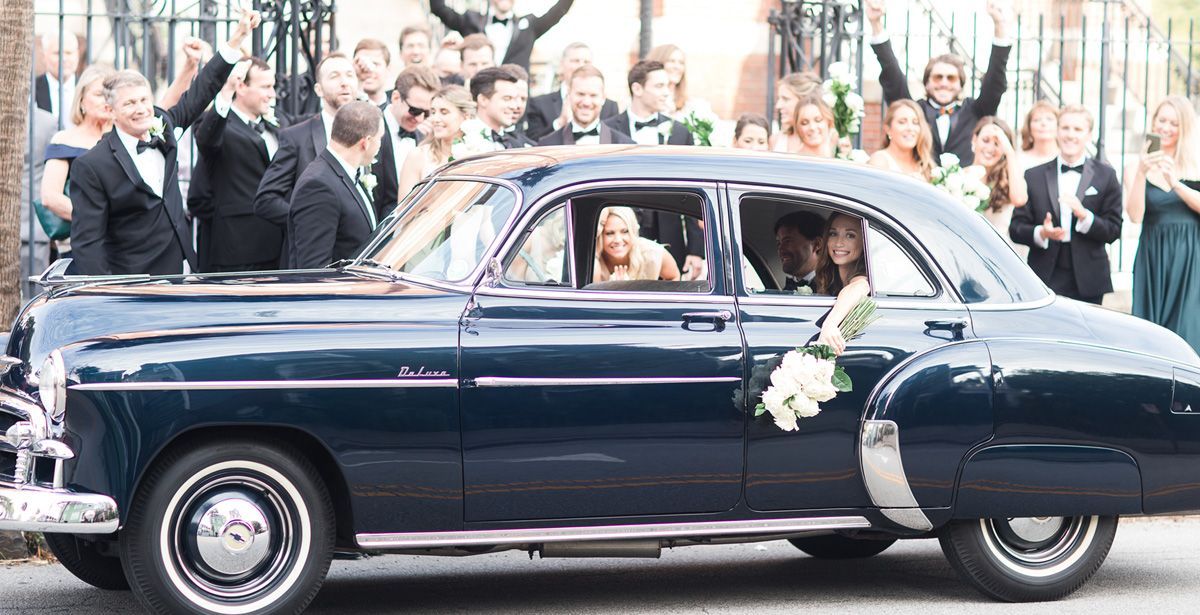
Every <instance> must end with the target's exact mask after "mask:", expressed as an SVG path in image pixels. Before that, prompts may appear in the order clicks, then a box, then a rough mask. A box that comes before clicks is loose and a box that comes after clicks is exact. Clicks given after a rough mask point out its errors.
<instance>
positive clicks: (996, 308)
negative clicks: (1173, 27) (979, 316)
mask: <svg viewBox="0 0 1200 615" xmlns="http://www.w3.org/2000/svg"><path fill="white" fill-rule="evenodd" d="M1057 300H1058V295H1056V294H1054V291H1052V290H1050V289H1046V296H1045V297H1042V298H1041V299H1034V300H1032V301H1020V302H1017V303H968V304H967V309H968V310H970V311H972V312H1015V311H1019V310H1033V309H1037V308H1042V307H1046V306H1047V305H1050V304H1051V303H1054V302H1055V301H1057Z"/></svg>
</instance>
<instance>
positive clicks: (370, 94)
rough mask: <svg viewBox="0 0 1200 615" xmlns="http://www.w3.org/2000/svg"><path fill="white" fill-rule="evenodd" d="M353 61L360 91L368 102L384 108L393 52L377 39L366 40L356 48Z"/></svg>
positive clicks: (386, 100)
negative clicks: (389, 66)
mask: <svg viewBox="0 0 1200 615" xmlns="http://www.w3.org/2000/svg"><path fill="white" fill-rule="evenodd" d="M351 59H352V60H354V70H355V75H356V76H357V77H358V89H360V90H362V93H363V94H366V95H367V100H369V101H371V102H373V103H375V106H377V107H380V108H383V106H384V105H386V104H387V103H388V93H387V91H386V90H384V88H385V87H387V85H388V81H389V79H388V75H387V73H388V65H389V64H391V63H392V52H391V51H388V47H387V43H384V42H383V41H381V40H379V39H377V38H364V39H362V40H361V41H358V44H357V45H355V46H354V54H353V55H352V56H351Z"/></svg>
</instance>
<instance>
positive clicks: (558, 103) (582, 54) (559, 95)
mask: <svg viewBox="0 0 1200 615" xmlns="http://www.w3.org/2000/svg"><path fill="white" fill-rule="evenodd" d="M591 63H592V49H591V48H590V47H588V46H587V44H586V43H571V44H570V45H567V46H566V47H565V48H564V49H563V52H562V57H561V58H560V59H559V61H558V75H557V79H558V84H559V87H558V90H557V91H554V92H550V93H549V94H542V95H541V96H534V97H533V98H531V99H529V106H528V109H527V110H526V112H525V119H526V122H527V126H526V127H525V135H526V136H527V137H529V138H530V139H533V140H534V141H537V140H540V139H541V138H542V137H545V136H546V135H548V134H550V133H552V132H554V131H556V130H559V129H561V128H562V127H563V126H566V125H567V124H569V123H570V122H571V105H570V104H566V103H567V100H568V96H569V95H570V93H569V91H568V90H569V85H570V81H571V75H573V74H575V71H576V70H578V69H579V68H580V67H581V66H586V65H589V64H591ZM620 112H621V110H620V109H619V108H617V103H616V101H614V100H609V99H607V98H606V99H604V106H603V107H601V108H600V119H601V120H606V119H608V118H610V117H613V116H614V115H616V114H618V113H620Z"/></svg>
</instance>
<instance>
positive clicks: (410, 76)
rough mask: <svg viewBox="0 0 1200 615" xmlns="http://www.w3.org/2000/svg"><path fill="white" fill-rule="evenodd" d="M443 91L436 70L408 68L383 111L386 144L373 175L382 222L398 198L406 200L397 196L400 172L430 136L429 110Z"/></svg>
mask: <svg viewBox="0 0 1200 615" xmlns="http://www.w3.org/2000/svg"><path fill="white" fill-rule="evenodd" d="M440 88H441V83H440V81H439V80H438V77H437V75H436V74H434V72H433V70H432V69H430V68H428V67H426V66H422V65H420V64H414V65H412V66H409V67H408V68H405V69H404V70H402V71H400V75H399V76H397V77H396V84H395V88H394V89H393V90H392V101H391V103H389V104H388V105H387V106H386V107H384V109H383V119H384V124H385V125H386V127H385V131H384V136H383V144H382V146H381V147H380V148H379V157H378V158H377V160H376V162H375V166H374V167H373V168H372V171H371V172H372V173H373V174H375V175H376V176H378V177H379V186H377V187H376V190H375V214H376V218H377V219H379V220H382V219H384V218H386V217H387V215H388V214H390V213H392V210H393V209H395V208H396V205H397V203H398V202H399V198H398V197H401V196H404V195H402V194H397V192H398V189H399V183H400V171H401V169H403V168H404V161H405V159H407V158H408V153H409V152H411V151H412V150H413V149H414V148H416V147H417V144H418V143H420V142H421V139H423V138H424V136H425V135H426V134H428V133H429V129H428V122H429V115H430V111H429V107H430V105H431V104H432V103H433V95H434V93H435V92H437V91H438V89H440ZM385 184H387V185H389V186H391V187H392V188H391V190H390V192H389V193H384V192H382V191H380V189H379V188H380V187H382V186H383V185H385Z"/></svg>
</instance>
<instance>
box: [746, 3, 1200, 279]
mask: <svg viewBox="0 0 1200 615" xmlns="http://www.w3.org/2000/svg"><path fill="white" fill-rule="evenodd" d="M946 4H948V3H937V5H936V6H935V3H934V2H932V1H931V0H916V1H913V2H908V3H905V4H904V10H899V11H898V10H895V9H896V8H897V7H896V6H895V3H892V5H891V7H890V8H891V9H892V10H890V11H889V13H888V15H887V26H888V31H889V33H890V34H891V39H892V45H893V47H894V48H895V50H896V54H897V56H898V58H899V59H900V62H901V65H902V67H903V68H904V70H905V74H906V76H908V77H909V82H910V85H911V87H912V89H913V92H914V94H917V93H919V92H920V91H921V89H922V86H921V84H920V83H919V80H920V76H921V75H922V72H923V70H924V67H925V64H926V63H927V62H928V60H929V58H931V57H934V56H936V55H939V54H942V53H946V52H953V53H957V54H959V55H961V56H962V57H964V58H966V59H967V70H968V83H967V84H966V88H967V92H968V93H969V94H970V95H974V93H975V91H976V90H977V88H978V87H979V85H980V82H981V80H982V77H983V74H984V72H985V71H986V70H987V65H986V62H987V59H988V57H989V46H990V45H991V43H992V23H991V21H990V19H989V18H988V17H987V16H986V15H984V14H980V13H978V12H975V11H971V10H966V9H964V10H963V11H962V12H944V11H943V10H940V9H939V7H944V6H945V5H946ZM1022 4H1023V7H1022V8H1024V9H1026V10H1023V11H1021V12H1020V13H1019V14H1018V15H1017V16H1016V22H1015V24H1013V28H1014V29H1013V31H1012V32H1011V35H1012V43H1013V51H1012V54H1011V57H1010V59H1009V64H1008V67H1007V68H1008V83H1009V88H1008V93H1007V94H1006V95H1005V97H1004V100H1003V103H1002V105H1001V108H1000V111H999V113H1000V115H1001V116H1002V117H1004V118H1005V119H1006V120H1008V121H1009V122H1010V123H1011V124H1012V126H1013V128H1014V130H1019V127H1020V125H1021V123H1022V122H1023V120H1024V114H1025V112H1026V111H1027V110H1028V109H1029V108H1030V107H1031V106H1032V105H1033V103H1034V102H1036V101H1038V100H1048V101H1050V102H1051V103H1054V104H1059V105H1061V104H1067V103H1075V104H1082V105H1084V106H1085V107H1087V108H1088V109H1089V110H1091V111H1092V113H1093V115H1094V116H1095V118H1096V132H1095V143H1094V148H1093V151H1094V152H1095V154H1096V155H1097V156H1098V157H1101V158H1102V159H1105V160H1107V161H1108V162H1110V163H1111V164H1113V165H1114V166H1116V167H1118V168H1124V167H1125V165H1126V164H1127V163H1128V162H1129V161H1130V157H1131V156H1135V155H1137V153H1138V151H1139V150H1140V148H1141V147H1142V143H1143V137H1144V135H1145V133H1146V131H1147V129H1148V127H1149V123H1150V120H1151V117H1150V113H1152V112H1153V109H1154V106H1155V105H1157V103H1158V101H1160V100H1161V99H1162V98H1164V97H1166V96H1167V95H1170V94H1182V95H1185V96H1187V97H1188V98H1189V99H1190V100H1192V102H1193V104H1194V105H1197V106H1200V38H1198V36H1200V32H1197V30H1196V20H1195V19H1187V21H1186V22H1180V21H1178V20H1166V21H1165V23H1160V22H1156V21H1154V20H1153V19H1152V18H1151V17H1150V16H1149V15H1147V14H1146V13H1145V12H1144V11H1143V10H1142V8H1141V6H1140V5H1139V4H1138V3H1136V2H1132V1H1128V0H1088V1H1082V0H1081V1H1079V2H1071V3H1066V2H1043V3H1039V2H1035V1H1031V0H1026V1H1025V2H1023V3H1022ZM1031 7H1033V8H1039V7H1040V8H1042V9H1043V12H1033V11H1030V10H1028V9H1030V8H1031ZM967 8H968V9H969V8H973V7H967ZM1058 8H1061V9H1062V10H1056V12H1054V13H1053V14H1050V13H1049V12H1048V11H1049V10H1051V9H1058ZM770 21H771V26H772V28H771V40H770V43H769V49H770V54H771V55H770V57H769V60H768V66H769V74H768V75H767V79H768V91H769V93H770V95H769V97H768V101H767V111H768V114H769V115H768V117H771V116H772V115H771V114H772V112H773V104H774V98H775V96H774V87H775V81H776V80H777V79H778V78H779V77H781V76H782V75H784V74H787V73H789V72H792V71H797V70H812V71H815V72H817V73H818V74H820V75H822V76H825V75H826V74H827V70H828V67H829V64H830V63H832V62H835V61H842V62H847V63H849V64H850V65H851V66H853V67H856V68H857V69H858V70H857V74H858V76H859V81H860V83H859V91H860V92H862V90H863V87H862V85H863V80H864V79H865V80H866V82H867V83H868V88H867V89H868V90H870V89H871V88H870V87H869V83H870V82H871V81H874V80H877V79H878V74H879V65H878V63H877V62H876V60H875V57H874V54H873V53H871V52H869V51H866V48H867V46H868V45H867V44H866V39H867V37H869V36H870V33H869V31H868V30H869V27H867V26H866V24H865V22H864V19H863V13H862V9H861V6H860V2H859V1H858V0H840V1H839V0H802V1H801V0H796V1H793V0H783V1H781V2H780V4H779V7H778V8H776V9H774V10H773V11H772V12H771V17H770ZM864 52H865V53H864ZM881 112H882V110H881ZM1131 247H1132V246H1129V245H1126V242H1124V241H1122V242H1121V243H1119V244H1118V245H1117V246H1116V247H1115V250H1114V251H1115V252H1116V253H1115V254H1114V262H1116V263H1117V268H1118V270H1119V271H1125V270H1127V269H1128V268H1129V267H1130V266H1131V265H1132V261H1131V259H1130V258H1129V256H1130V254H1131V251H1130V250H1129V248H1131Z"/></svg>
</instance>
